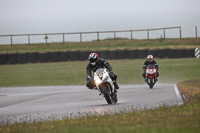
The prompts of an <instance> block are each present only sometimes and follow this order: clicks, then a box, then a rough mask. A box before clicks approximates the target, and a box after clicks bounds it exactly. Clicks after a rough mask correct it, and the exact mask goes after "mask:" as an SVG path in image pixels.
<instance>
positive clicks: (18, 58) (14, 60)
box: [0, 49, 194, 64]
mask: <svg viewBox="0 0 200 133" xmlns="http://www.w3.org/2000/svg"><path fill="white" fill-rule="evenodd" d="M92 52H96V53H98V55H99V57H100V58H104V59H106V60H108V59H111V60H116V59H144V58H146V57H147V55H148V54H152V55H153V56H154V57H155V58H189V57H194V49H161V50H146V49H145V50H102V51H66V52H47V53H37V52H34V53H22V54H18V53H12V54H0V64H18V63H19V64H24V63H27V62H30V63H36V62H57V61H69V60H70V61H77V60H82V61H83V60H88V56H89V54H90V53H92Z"/></svg>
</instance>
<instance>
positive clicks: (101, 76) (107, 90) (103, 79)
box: [94, 68, 118, 104]
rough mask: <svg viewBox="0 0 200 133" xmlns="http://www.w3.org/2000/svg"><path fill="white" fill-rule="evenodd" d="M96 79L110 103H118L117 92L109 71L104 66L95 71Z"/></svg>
mask: <svg viewBox="0 0 200 133" xmlns="http://www.w3.org/2000/svg"><path fill="white" fill-rule="evenodd" d="M94 81H95V84H96V88H97V90H98V91H99V92H100V95H102V96H103V97H105V99H106V101H107V103H108V104H115V103H117V101H118V99H117V92H116V91H115V88H114V84H113V81H112V79H111V78H110V75H109V73H108V71H107V70H106V69H104V68H99V69H97V70H96V72H94Z"/></svg>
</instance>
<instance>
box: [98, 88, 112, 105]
mask: <svg viewBox="0 0 200 133" xmlns="http://www.w3.org/2000/svg"><path fill="white" fill-rule="evenodd" d="M108 89H109V88H108V86H107V85H106V84H103V86H102V88H101V93H103V94H104V97H105V99H106V101H107V103H108V104H112V103H113V101H112V97H111V94H110V93H109V92H110V91H109V90H108Z"/></svg>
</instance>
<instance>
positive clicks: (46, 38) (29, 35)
mask: <svg viewBox="0 0 200 133" xmlns="http://www.w3.org/2000/svg"><path fill="white" fill-rule="evenodd" d="M168 29H178V30H179V37H180V39H181V38H182V32H181V26H178V27H164V28H155V29H139V30H119V31H95V32H68V33H42V34H11V35H0V37H10V44H11V45H13V37H14V36H27V41H28V44H31V36H45V37H44V39H45V40H46V44H47V43H48V42H47V40H48V35H61V36H62V42H63V43H65V35H72V34H78V35H80V42H81V43H82V42H83V41H82V40H83V37H82V35H83V34H96V35H97V40H98V41H100V39H99V35H100V34H103V33H113V36H114V40H117V38H116V34H117V33H120V32H129V33H130V39H131V40H132V39H133V32H141V31H146V32H147V39H148V40H149V39H150V37H149V34H150V31H155V30H162V31H163V37H162V38H163V39H165V38H166V35H165V31H166V30H168ZM196 37H197V28H196Z"/></svg>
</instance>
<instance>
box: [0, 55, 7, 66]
mask: <svg viewBox="0 0 200 133" xmlns="http://www.w3.org/2000/svg"><path fill="white" fill-rule="evenodd" d="M7 63H8V54H0V64H7Z"/></svg>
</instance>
